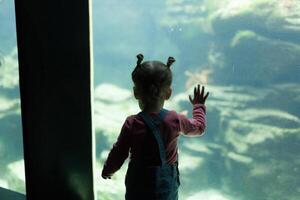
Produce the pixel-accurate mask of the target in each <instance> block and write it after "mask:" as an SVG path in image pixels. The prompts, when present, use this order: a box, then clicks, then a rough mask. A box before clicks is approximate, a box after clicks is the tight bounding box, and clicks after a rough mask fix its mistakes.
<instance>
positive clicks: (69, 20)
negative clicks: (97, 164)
mask: <svg viewBox="0 0 300 200" xmlns="http://www.w3.org/2000/svg"><path fill="white" fill-rule="evenodd" d="M88 4H89V2H88V1H87V0H77V1H72V0H61V1H52V0H43V1H40V0H27V1H24V0H18V1H15V5H16V22H17V40H18V56H19V68H20V90H21V91H20V93H21V107H22V123H23V135H24V152H25V155H24V157H25V172H26V193H27V199H28V200H41V199H43V200H47V199H51V200H53V199H65V200H68V199H72V200H77V199H78V200H91V199H94V197H93V172H92V124H91V96H90V91H91V90H90V86H91V83H90V62H91V60H90V43H89V5H88Z"/></svg>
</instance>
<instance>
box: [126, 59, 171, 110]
mask: <svg viewBox="0 0 300 200" xmlns="http://www.w3.org/2000/svg"><path fill="white" fill-rule="evenodd" d="M143 58H144V56H143V55H142V54H139V55H137V59H138V61H137V65H136V67H135V69H134V70H133V72H132V74H131V77H132V81H133V83H134V88H133V90H134V96H135V98H136V99H138V100H139V103H140V106H141V107H143V108H144V107H146V106H149V107H151V106H154V105H157V104H158V103H163V101H164V100H167V99H169V97H170V96H171V93H172V90H171V83H172V72H171V70H170V67H171V65H172V63H174V62H175V59H174V58H173V57H169V59H168V62H167V63H166V64H164V63H162V62H160V61H145V62H142V61H143Z"/></svg>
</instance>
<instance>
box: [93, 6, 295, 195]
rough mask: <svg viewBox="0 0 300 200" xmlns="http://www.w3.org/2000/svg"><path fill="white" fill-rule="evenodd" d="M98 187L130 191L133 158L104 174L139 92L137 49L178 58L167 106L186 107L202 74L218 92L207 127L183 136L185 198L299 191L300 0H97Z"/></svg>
mask: <svg viewBox="0 0 300 200" xmlns="http://www.w3.org/2000/svg"><path fill="white" fill-rule="evenodd" d="M93 21H94V27H93V29H94V33H93V34H94V60H95V125H96V137H97V144H96V145H97V173H98V174H97V177H96V188H97V192H98V198H99V199H101V200H109V199H124V194H125V187H124V176H125V173H126V169H127V163H125V164H124V165H123V166H122V168H121V169H120V170H119V171H118V172H117V173H115V175H114V176H113V178H112V180H104V179H102V178H101V176H100V172H101V170H102V166H103V162H104V161H105V159H106V156H107V153H108V152H109V150H110V149H111V147H112V144H113V142H115V141H116V139H117V136H118V134H119V131H120V127H121V126H122V124H123V122H124V120H125V119H126V117H127V116H128V115H131V114H135V113H137V112H138V111H139V109H138V105H137V102H136V101H135V99H134V97H133V96H132V91H131V88H132V83H131V72H132V70H133V68H134V66H135V64H136V59H135V56H136V54H138V53H143V54H144V56H145V60H162V61H164V60H166V59H167V57H168V56H170V55H171V56H174V57H175V59H176V63H175V64H174V66H172V70H173V75H174V80H173V85H172V86H173V95H172V96H173V98H171V99H170V100H169V101H167V105H166V108H167V109H175V110H176V111H177V112H182V111H188V115H189V116H191V109H192V106H191V105H190V103H189V101H188V94H191V92H192V88H193V86H194V85H196V84H197V83H200V84H204V85H205V86H206V88H207V90H208V91H210V96H209V97H208V100H207V102H206V105H207V129H206V133H205V135H204V136H202V137H200V138H199V137H196V138H192V137H184V136H181V137H180V140H179V151H180V152H179V166H180V172H181V176H180V177H181V186H180V191H179V195H180V198H179V199H186V200H199V199H213V200H216V199H218V200H235V199H237V200H240V199H243V200H253V199H289V200H296V199H299V198H300V186H299V185H300V183H299V180H300V168H299V166H300V156H299V155H300V154H299V150H300V75H299V74H300V37H299V34H300V2H299V1H297V0H281V1H278V0H223V1H219V0H187V1H182V0H165V1H162V0H153V1H146V0H144V1H137V0H125V1H116V0H94V2H93Z"/></svg>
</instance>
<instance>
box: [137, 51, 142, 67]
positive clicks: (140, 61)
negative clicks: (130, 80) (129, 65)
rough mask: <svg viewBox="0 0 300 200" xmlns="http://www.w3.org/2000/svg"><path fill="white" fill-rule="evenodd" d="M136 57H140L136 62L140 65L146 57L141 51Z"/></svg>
mask: <svg viewBox="0 0 300 200" xmlns="http://www.w3.org/2000/svg"><path fill="white" fill-rule="evenodd" d="M136 57H137V59H138V60H137V63H136V64H137V66H140V65H141V63H142V61H143V59H144V56H143V54H141V53H140V54H138V55H137V56H136Z"/></svg>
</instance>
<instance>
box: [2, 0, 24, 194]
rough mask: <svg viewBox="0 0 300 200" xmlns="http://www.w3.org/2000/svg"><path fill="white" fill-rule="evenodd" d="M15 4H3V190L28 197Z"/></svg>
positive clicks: (3, 0) (10, 2)
mask: <svg viewBox="0 0 300 200" xmlns="http://www.w3.org/2000/svg"><path fill="white" fill-rule="evenodd" d="M15 26H16V24H15V9H14V1H6V0H0V28H1V31H0V44H1V45H0V172H1V176H0V187H3V188H7V189H10V190H14V191H17V192H20V193H25V172H24V171H25V170H24V159H23V138H22V126H21V108H20V94H19V72H18V56H17V42H16V27H15Z"/></svg>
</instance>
